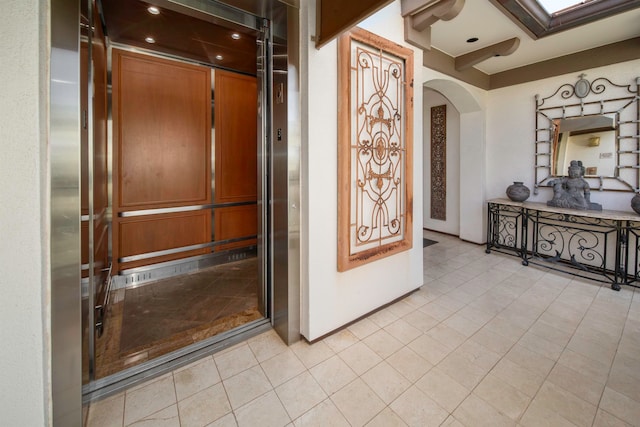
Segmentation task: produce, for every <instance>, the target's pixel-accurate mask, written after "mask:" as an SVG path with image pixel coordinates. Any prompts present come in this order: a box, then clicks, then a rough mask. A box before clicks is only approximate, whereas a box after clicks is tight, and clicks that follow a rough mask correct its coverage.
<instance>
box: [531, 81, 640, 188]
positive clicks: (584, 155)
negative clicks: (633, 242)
mask: <svg viewBox="0 0 640 427" xmlns="http://www.w3.org/2000/svg"><path fill="white" fill-rule="evenodd" d="M586 77H587V75H586V74H584V73H582V74H580V75H579V76H578V80H577V81H576V82H575V83H574V84H570V83H565V84H563V85H561V86H560V87H559V88H557V89H556V90H555V92H553V94H551V95H550V96H547V97H544V98H543V97H540V95H536V97H535V101H536V129H535V145H536V150H535V157H536V160H535V186H534V193H537V190H538V188H539V187H549V186H553V184H552V181H554V178H557V177H561V176H564V175H563V174H565V172H566V171H567V170H568V168H569V166H570V160H571V159H581V161H582V162H583V167H584V171H585V173H584V175H585V176H584V179H586V180H587V181H588V182H589V184H590V186H591V188H593V189H597V190H600V191H602V190H611V191H635V192H640V172H639V171H640V113H639V108H638V106H639V104H640V90H639V89H638V87H639V84H640V77H639V78H636V79H635V87H634V84H633V83H632V84H629V85H618V84H615V83H612V82H611V81H610V80H609V79H607V78H605V77H599V78H596V79H594V80H593V81H589V80H588V79H587V78H586Z"/></svg>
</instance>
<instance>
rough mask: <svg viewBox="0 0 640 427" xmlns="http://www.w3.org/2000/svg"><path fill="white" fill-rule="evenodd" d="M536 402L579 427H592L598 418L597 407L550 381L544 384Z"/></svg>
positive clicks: (535, 399) (535, 398)
mask: <svg viewBox="0 0 640 427" xmlns="http://www.w3.org/2000/svg"><path fill="white" fill-rule="evenodd" d="M534 401H537V402H539V403H541V404H542V405H544V406H545V407H546V408H547V409H548V410H550V411H553V412H556V413H557V414H560V415H561V416H562V417H563V418H565V419H567V420H569V421H571V422H572V423H574V424H576V425H578V426H591V424H592V423H593V420H594V418H595V416H596V409H597V408H596V406H594V405H592V404H590V403H588V402H586V401H585V400H582V399H580V398H579V397H577V396H576V395H574V394H573V393H570V392H569V391H567V390H565V389H563V388H561V387H558V386H556V385H554V384H552V383H551V382H549V381H546V382H545V383H544V384H542V387H540V391H539V392H538V394H537V395H536V397H534Z"/></svg>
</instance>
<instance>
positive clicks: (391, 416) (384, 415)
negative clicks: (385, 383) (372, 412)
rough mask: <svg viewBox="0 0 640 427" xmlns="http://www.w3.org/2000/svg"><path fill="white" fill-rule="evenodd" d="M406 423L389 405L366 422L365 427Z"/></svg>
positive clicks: (391, 426)
mask: <svg viewBox="0 0 640 427" xmlns="http://www.w3.org/2000/svg"><path fill="white" fill-rule="evenodd" d="M406 425H407V424H406V423H405V422H404V421H402V419H401V418H400V417H399V416H398V414H396V413H395V412H393V410H392V409H391V408H389V407H387V408H385V409H383V410H382V412H380V413H379V414H378V415H376V416H375V417H374V418H373V419H372V420H371V421H369V422H368V423H367V425H366V426H367V427H405V426H406Z"/></svg>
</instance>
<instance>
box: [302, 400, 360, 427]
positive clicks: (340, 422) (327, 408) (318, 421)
mask: <svg viewBox="0 0 640 427" xmlns="http://www.w3.org/2000/svg"><path fill="white" fill-rule="evenodd" d="M294 424H295V426H296V427H349V422H348V421H347V419H346V418H345V417H344V415H342V413H341V412H340V411H339V410H338V408H337V407H336V405H334V403H333V402H332V401H331V399H326V400H324V401H322V402H321V403H320V404H318V405H316V406H315V407H313V408H312V409H311V410H309V411H308V412H306V413H305V414H304V415H302V416H301V417H300V418H298V419H297V420H295V421H294Z"/></svg>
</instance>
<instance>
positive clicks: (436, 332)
mask: <svg viewBox="0 0 640 427" xmlns="http://www.w3.org/2000/svg"><path fill="white" fill-rule="evenodd" d="M445 322H446V320H445ZM425 335H427V336H429V337H431V338H433V339H434V340H436V341H438V342H439V343H440V344H442V345H444V346H445V347H447V348H449V349H450V350H453V349H455V348H456V347H458V346H459V345H460V344H462V343H463V342H465V341H466V339H467V337H466V336H465V335H463V334H461V333H460V332H458V331H456V330H454V329H452V328H450V327H449V326H447V325H445V324H443V323H440V324H439V325H438V326H436V327H434V328H431V330H429V332H427V333H426V334H425Z"/></svg>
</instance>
